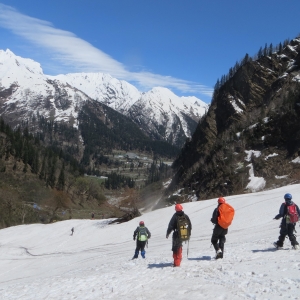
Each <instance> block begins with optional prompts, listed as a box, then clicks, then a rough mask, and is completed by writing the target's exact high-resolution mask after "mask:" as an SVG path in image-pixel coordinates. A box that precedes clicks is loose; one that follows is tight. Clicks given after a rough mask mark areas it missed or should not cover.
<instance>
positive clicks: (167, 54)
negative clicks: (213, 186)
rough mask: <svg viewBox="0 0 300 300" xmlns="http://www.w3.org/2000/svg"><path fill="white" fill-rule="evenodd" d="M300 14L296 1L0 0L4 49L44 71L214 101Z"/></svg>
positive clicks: (293, 30)
mask: <svg viewBox="0 0 300 300" xmlns="http://www.w3.org/2000/svg"><path fill="white" fill-rule="evenodd" d="M299 11H300V1H299V0H289V1H279V0H273V1H271V0H263V1H262V0H260V1H258V0H251V1H247V0H227V1H225V0H215V1H211V0H203V1H202V0H188V1H183V0H172V1H170V0H164V1H162V0H151V1H147V0H143V1H141V0H139V1H138V0H109V1H107V0H103V1H102V0H42V1H41V0H27V1H24V0H0V37H1V39H0V49H3V50H6V49H7V48H8V49H10V50H11V51H13V52H14V53H15V54H16V55H19V56H22V57H28V58H31V59H34V60H36V61H38V62H39V63H40V64H41V66H42V68H43V70H44V73H45V74H49V75H56V74H60V73H69V72H103V73H109V74H111V75H112V76H113V77H116V78H118V79H123V80H126V81H129V82H131V83H132V84H134V85H135V86H136V87H137V88H139V89H140V90H143V91H147V90H149V89H151V88H152V87H154V86H165V87H167V88H170V89H171V90H173V92H175V93H176V94H178V95H194V96H196V97H198V98H200V99H202V100H204V101H205V102H208V103H209V102H210V99H211V94H212V91H213V86H214V85H215V83H216V81H217V79H218V78H220V77H221V76H222V75H223V74H227V73H228V70H229V68H230V67H233V66H234V64H235V62H236V61H238V60H240V59H242V58H243V57H244V56H245V54H246V53H249V55H254V54H255V53H257V51H258V49H259V48H260V47H261V46H262V47H264V45H265V44H266V43H267V44H268V45H269V44H270V43H272V44H273V45H276V44H278V43H279V42H283V41H284V40H285V39H287V38H290V39H292V38H294V37H295V36H297V35H298V34H299V33H300V25H299Z"/></svg>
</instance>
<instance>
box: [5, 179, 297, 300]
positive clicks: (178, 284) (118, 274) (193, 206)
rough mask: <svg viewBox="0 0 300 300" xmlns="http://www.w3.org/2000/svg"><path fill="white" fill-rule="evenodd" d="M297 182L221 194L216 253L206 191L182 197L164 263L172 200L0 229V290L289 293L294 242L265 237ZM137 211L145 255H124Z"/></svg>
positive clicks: (104, 294) (81, 294)
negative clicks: (223, 217)
mask: <svg viewBox="0 0 300 300" xmlns="http://www.w3.org/2000/svg"><path fill="white" fill-rule="evenodd" d="M299 187H300V185H292V186H287V187H282V188H279V189H275V190H270V191H264V192H260V193H253V194H246V195H238V196H231V197H228V198H227V201H228V202H229V203H230V204H232V205H233V206H234V207H235V209H236V217H235V219H234V222H233V224H232V225H231V227H230V229H229V233H228V235H227V242H226V244H225V257H224V259H223V260H218V261H215V260H214V259H213V256H214V251H213V248H212V247H210V238H211V234H212V229H213V226H212V224H211V223H210V221H209V220H210V218H211V214H212V212H213V209H214V208H215V207H216V199H212V200H207V201H201V202H191V203H188V204H184V205H183V206H184V209H185V212H186V213H187V214H188V215H189V216H190V218H191V221H192V224H193V230H192V238H191V241H190V247H189V255H188V257H187V252H186V250H187V245H184V251H183V252H184V258H183V261H182V265H181V267H180V268H173V267H171V263H172V252H171V239H170V238H169V239H168V240H167V239H166V238H165V233H166V229H167V225H168V222H169V220H170V218H171V216H172V215H173V213H174V207H168V208H165V209H160V210H156V211H153V212H150V213H146V214H144V215H143V216H142V217H140V218H137V219H134V220H131V221H130V222H127V223H123V224H115V225H107V222H108V221H107V220H68V221H64V222H59V223H54V224H49V225H41V224H36V225H23V226H17V227H11V228H7V229H4V230H1V231H0V243H1V245H0V257H1V260H0V270H1V272H0V299H22V300H25V299H272V300H274V299H299V297H300V295H299V291H300V289H299V288H300V276H299V274H300V272H299V271H300V251H296V250H292V249H291V246H290V243H289V241H288V240H286V242H285V247H284V250H278V251H277V250H275V249H274V248H273V246H272V242H273V241H275V240H276V239H277V237H278V234H279V228H278V226H279V224H280V221H275V220H273V217H274V216H275V215H276V214H277V213H278V209H279V207H280V204H281V203H282V202H283V195H284V194H285V193H286V192H289V193H291V194H292V195H293V197H294V201H295V202H296V203H298V204H300V195H299ZM141 219H142V220H144V221H145V224H146V226H148V228H149V230H150V231H151V233H152V238H151V239H150V240H149V247H148V248H146V251H147V252H146V257H147V258H146V259H145V260H143V259H141V258H140V257H139V258H138V259H137V260H131V257H132V256H133V253H134V248H135V242H134V241H133V240H132V235H133V231H134V230H135V228H136V226H137V225H138V222H139V221H140V220H141ZM73 226H74V228H75V233H74V235H73V236H70V233H71V228H72V227H73ZM297 228H298V225H297ZM298 240H299V238H298Z"/></svg>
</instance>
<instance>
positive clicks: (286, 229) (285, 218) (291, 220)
mask: <svg viewBox="0 0 300 300" xmlns="http://www.w3.org/2000/svg"><path fill="white" fill-rule="evenodd" d="M284 200H285V202H284V203H282V204H281V206H280V209H279V214H278V215H276V216H275V218H274V220H278V219H280V218H282V221H281V225H280V233H279V234H280V235H279V237H278V241H277V242H274V246H275V247H276V248H277V249H278V248H281V247H283V243H284V240H285V237H286V236H288V237H289V239H290V241H291V244H292V246H293V249H295V250H298V249H299V243H298V242H297V240H296V236H295V235H294V231H295V225H296V222H298V221H299V216H300V210H299V207H298V206H297V205H296V204H295V203H294V202H293V201H292V195H291V194H289V193H287V194H285V195H284ZM291 213H293V216H291Z"/></svg>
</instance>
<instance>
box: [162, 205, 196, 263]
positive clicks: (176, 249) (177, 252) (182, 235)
mask: <svg viewBox="0 0 300 300" xmlns="http://www.w3.org/2000/svg"><path fill="white" fill-rule="evenodd" d="M175 211H176V212H175V214H174V215H173V216H172V218H171V220H170V222H169V225H168V229H167V234H166V238H168V237H169V235H170V233H171V232H172V231H173V235H172V251H173V259H174V265H173V266H174V267H179V266H180V263H181V260H182V242H183V241H186V240H189V238H190V235H191V231H192V223H191V221H190V218H189V217H188V215H187V214H185V213H184V211H183V207H182V205H181V204H176V205H175Z"/></svg>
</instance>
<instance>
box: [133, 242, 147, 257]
mask: <svg viewBox="0 0 300 300" xmlns="http://www.w3.org/2000/svg"><path fill="white" fill-rule="evenodd" d="M146 243H147V241H139V240H137V241H136V248H135V252H134V256H133V258H138V256H139V251H141V255H142V257H143V258H145V253H146V251H145V246H146Z"/></svg>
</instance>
